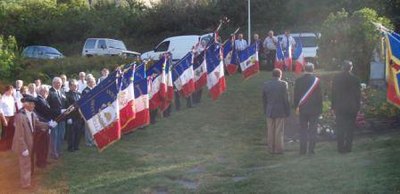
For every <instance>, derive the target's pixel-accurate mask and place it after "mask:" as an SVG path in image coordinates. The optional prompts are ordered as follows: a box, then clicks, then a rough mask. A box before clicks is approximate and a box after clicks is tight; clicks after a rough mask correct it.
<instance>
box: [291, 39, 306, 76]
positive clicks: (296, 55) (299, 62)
mask: <svg viewBox="0 0 400 194" xmlns="http://www.w3.org/2000/svg"><path fill="white" fill-rule="evenodd" d="M295 40H296V48H295V49H294V52H293V59H294V60H295V61H296V63H295V67H294V72H295V73H296V74H300V73H301V72H303V69H304V65H305V60H304V53H303V44H302V43H301V39H300V38H295Z"/></svg>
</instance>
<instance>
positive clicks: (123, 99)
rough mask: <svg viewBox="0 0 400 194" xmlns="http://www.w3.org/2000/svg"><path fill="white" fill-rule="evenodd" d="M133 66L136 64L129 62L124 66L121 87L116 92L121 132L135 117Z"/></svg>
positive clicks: (126, 128)
mask: <svg viewBox="0 0 400 194" xmlns="http://www.w3.org/2000/svg"><path fill="white" fill-rule="evenodd" d="M135 67H136V64H129V65H126V66H125V67H124V70H123V76H122V79H121V89H120V92H119V93H118V102H119V108H120V110H119V114H120V120H121V131H122V133H123V132H124V131H126V130H129V128H128V127H129V126H128V125H129V123H130V122H131V121H132V120H133V119H134V118H135V90H134V88H133V87H134V86H133V85H134V84H133V80H134V74H135Z"/></svg>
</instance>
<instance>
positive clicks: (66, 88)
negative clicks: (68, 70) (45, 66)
mask: <svg viewBox="0 0 400 194" xmlns="http://www.w3.org/2000/svg"><path fill="white" fill-rule="evenodd" d="M60 78H61V81H62V86H61V89H62V90H63V92H64V93H65V92H68V91H69V83H68V78H67V76H66V75H65V74H61V75H60Z"/></svg>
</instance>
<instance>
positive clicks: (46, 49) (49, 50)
mask: <svg viewBox="0 0 400 194" xmlns="http://www.w3.org/2000/svg"><path fill="white" fill-rule="evenodd" d="M42 51H43V52H44V53H47V54H56V55H61V53H60V52H59V51H58V50H57V49H55V48H52V47H43V48H42Z"/></svg>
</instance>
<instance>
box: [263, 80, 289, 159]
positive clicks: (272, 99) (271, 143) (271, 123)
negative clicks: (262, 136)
mask: <svg viewBox="0 0 400 194" xmlns="http://www.w3.org/2000/svg"><path fill="white" fill-rule="evenodd" d="M263 105H264V113H265V115H266V117H267V144H268V149H269V152H270V153H272V154H279V153H282V152H283V145H284V144H283V133H284V122H285V118H286V117H288V116H289V114H290V105H289V97H288V84H287V82H285V81H282V80H280V79H278V78H274V79H273V80H270V81H268V82H266V83H265V84H264V88H263Z"/></svg>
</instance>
